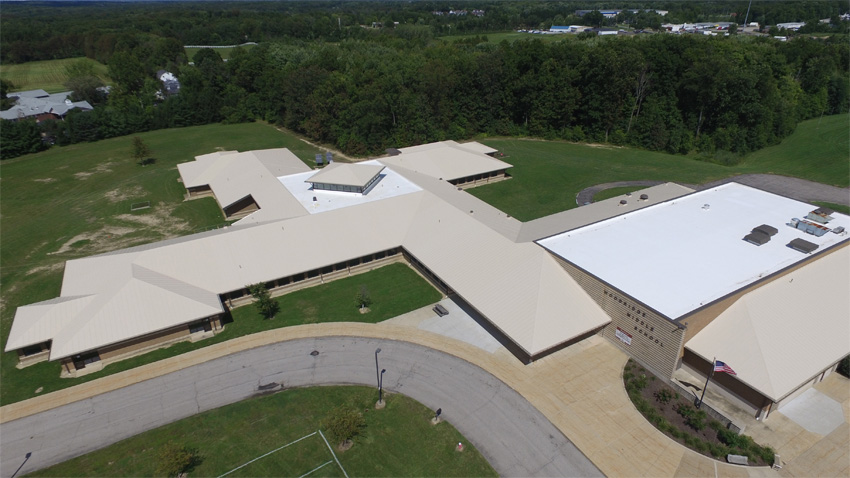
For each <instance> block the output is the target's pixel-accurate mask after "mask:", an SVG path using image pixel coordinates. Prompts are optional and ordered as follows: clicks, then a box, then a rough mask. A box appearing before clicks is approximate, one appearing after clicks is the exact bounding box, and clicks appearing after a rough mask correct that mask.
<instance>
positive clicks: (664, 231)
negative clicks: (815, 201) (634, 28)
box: [537, 183, 850, 319]
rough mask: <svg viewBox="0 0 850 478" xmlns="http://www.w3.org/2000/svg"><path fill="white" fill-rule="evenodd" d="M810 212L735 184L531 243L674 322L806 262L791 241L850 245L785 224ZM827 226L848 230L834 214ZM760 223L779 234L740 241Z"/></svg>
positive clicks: (849, 223) (842, 237) (847, 221)
mask: <svg viewBox="0 0 850 478" xmlns="http://www.w3.org/2000/svg"><path fill="white" fill-rule="evenodd" d="M814 209H816V206H812V205H810V204H806V203H803V202H800V201H796V200H794V199H789V198H785V197H782V196H777V195H775V194H771V193H768V192H765V191H761V190H758V189H754V188H751V187H748V186H744V185H741V184H737V183H728V184H726V185H723V186H719V187H717V188H713V189H710V190H705V191H700V192H697V193H693V194H690V195H687V196H683V197H680V198H678V199H674V200H672V201H668V202H665V203H661V204H658V205H655V206H651V207H648V208H645V209H641V210H639V211H635V212H633V213H631V214H626V215H623V216H617V217H614V218H611V219H607V220H604V221H600V222H598V223H595V224H591V225H588V226H586V227H582V228H578V229H574V230H572V231H568V232H565V233H563V234H559V235H556V236H552V237H550V238H547V239H542V240H540V241H537V242H538V244H540V245H541V246H543V247H545V248H546V249H549V250H550V251H552V252H553V253H555V254H557V255H558V256H561V257H563V258H564V259H566V260H568V261H570V262H571V263H573V264H575V265H577V266H578V267H581V268H582V269H584V270H586V271H588V272H589V273H590V274H593V275H594V276H596V277H598V278H600V279H601V280H603V281H605V282H607V283H609V284H611V285H612V286H613V287H616V288H617V289H620V290H621V291H623V292H624V293H626V294H628V295H630V296H632V297H633V298H635V299H637V300H639V301H641V302H642V303H644V304H645V305H647V306H648V307H651V308H653V309H655V310H656V311H658V312H660V313H662V314H664V315H666V316H667V317H668V318H670V319H677V318H679V317H682V316H683V315H685V314H688V313H690V312H692V311H693V310H695V309H698V308H700V307H702V306H703V305H706V304H708V303H710V302H713V301H715V300H717V299H720V298H721V297H724V296H725V295H727V294H730V293H732V292H734V291H736V290H739V289H741V288H743V287H746V286H747V285H749V284H752V283H753V282H755V281H757V280H759V279H761V278H763V277H766V276H768V275H770V274H773V273H774V272H777V271H779V270H782V269H784V268H786V267H788V266H791V265H793V264H795V263H797V262H799V261H801V260H803V259H805V258H807V257H808V256H807V255H806V254H803V253H801V252H798V251H796V250H793V249H791V248H790V247H788V246H787V244H788V243H789V242H790V241H791V240H792V239H797V238H799V239H803V240H806V241H809V242H811V243H814V244H817V245H818V246H819V248H818V250H816V251H815V253H818V252H821V251H823V250H824V249H826V248H828V247H831V246H834V245H836V244H838V243H840V242H843V241H846V240H847V239H848V235H847V232H844V233H843V234H834V233H832V232H828V233H826V235H824V236H822V237H815V236H813V235H811V234H806V233H805V232H803V231H800V230H798V229H794V228H791V227H790V226H788V225H786V223H788V222H789V221H790V220H791V218H801V219H802V218H804V217H805V216H806V214H808V213H809V212H810V211H812V210H814ZM832 216H833V217H834V218H835V219H834V220H833V221H831V222H830V223H829V225H828V227H830V228H835V227H838V226H843V227H844V228H845V229H846V228H850V217H848V216H846V215H843V214H838V213H835V214H833V215H832ZM762 224H767V225H769V226H773V227H775V228H776V229H778V230H779V232H778V233H777V234H776V235H775V236H773V237H772V238H771V240H770V241H769V242H768V243H766V244H763V245H761V246H756V245H753V244H750V243H749V242H746V241H744V240H743V237H744V236H745V235H747V234H749V233H750V231H751V230H752V229H753V228H755V227H757V226H760V225H762Z"/></svg>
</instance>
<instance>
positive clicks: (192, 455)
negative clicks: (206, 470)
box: [156, 442, 201, 477]
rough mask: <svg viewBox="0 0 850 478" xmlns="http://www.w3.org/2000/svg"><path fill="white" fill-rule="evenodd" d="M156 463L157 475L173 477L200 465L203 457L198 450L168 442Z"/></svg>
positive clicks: (160, 450)
mask: <svg viewBox="0 0 850 478" xmlns="http://www.w3.org/2000/svg"><path fill="white" fill-rule="evenodd" d="M156 461H157V464H156V474H157V475H158V476H168V477H173V476H178V475H180V474H181V473H184V472H187V471H189V470H191V469H192V468H194V467H195V466H197V465H198V464H200V462H201V457H200V455H199V454H198V450H195V449H193V448H187V447H185V446H182V445H178V444H176V443H174V442H168V443H166V444H165V445H164V446H163V447H162V448H160V449H159V452H158V453H157V457H156Z"/></svg>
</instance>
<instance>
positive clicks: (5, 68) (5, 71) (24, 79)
mask: <svg viewBox="0 0 850 478" xmlns="http://www.w3.org/2000/svg"><path fill="white" fill-rule="evenodd" d="M80 60H82V61H86V62H89V63H91V64H92V65H94V71H95V72H96V73H97V76H99V77H100V79H101V80H103V81H104V83H106V84H110V79H109V75H108V74H107V73H106V65H104V64H103V63H99V62H97V61H95V60H92V59H90V58H66V59H62V60H47V61H31V62H28V63H21V64H18V65H2V66H0V78H3V79H4V80H8V81H11V82H12V84H13V85H14V87H15V88H14V89H15V91H26V90H36V89H42V90H45V91H47V92H48V93H59V92H60V91H68V88H65V85H64V83H65V81H67V80H68V75H66V74H65V68H66V67H67V66H68V65H70V64H72V63H74V62H77V61H80Z"/></svg>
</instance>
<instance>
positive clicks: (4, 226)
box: [0, 123, 318, 404]
mask: <svg viewBox="0 0 850 478" xmlns="http://www.w3.org/2000/svg"><path fill="white" fill-rule="evenodd" d="M138 136H139V137H141V138H142V139H143V140H144V141H145V142H146V143H147V144H148V146H150V148H151V150H152V151H153V156H154V157H155V158H156V159H157V161H156V163H155V164H153V165H150V166H146V167H141V166H139V165H138V164H136V163H135V162H134V161H133V160H132V158H131V157H130V150H131V139H132V138H131V137H130V136H127V137H122V138H113V139H108V140H104V141H99V142H96V143H82V144H75V145H71V146H66V147H62V148H58V147H54V148H51V149H50V150H48V151H44V152H41V153H37V154H32V155H28V156H24V157H20V158H16V159H12V160H6V161H3V163H2V172H3V174H2V180H1V181H2V183H0V186H2V187H0V231H2V237H0V243H2V248H0V295H2V307H0V343H3V344H5V343H6V338H7V337H8V335H9V329H10V327H11V324H12V318H13V317H14V313H15V309H16V308H17V307H18V306H20V305H25V304H31V303H33V302H38V301H41V300H46V299H51V298H54V297H57V296H58V295H59V292H60V286H61V280H62V270H63V267H64V263H65V261H66V260H68V259H73V258H77V257H84V256H88V255H92V254H96V253H100V252H106V251H109V250H115V249H120V248H123V247H129V246H132V245H137V244H143V243H149V242H153V241H158V240H162V239H165V238H168V237H175V236H179V235H186V234H190V233H193V232H200V231H203V230H206V229H209V228H211V227H215V226H221V225H223V224H224V218H223V216H222V214H221V210H220V209H219V208H218V206H217V204H216V202H215V200H214V199H213V198H203V199H199V200H195V201H188V202H184V201H183V194H184V193H185V188H184V187H183V186H182V184H180V183H179V182H178V181H177V179H178V178H179V174H178V172H177V167H176V165H177V163H182V162H186V161H191V160H192V159H193V158H194V156H196V155H199V154H204V153H209V152H211V151H215V150H242V151H245V150H250V149H262V148H278V147H288V148H290V149H291V150H292V151H293V152H294V153H295V154H296V155H298V156H299V157H300V158H302V159H304V160H308V159H310V158H312V157H313V156H314V154H315V153H316V152H318V150H317V149H315V148H313V147H312V146H309V145H307V144H305V143H304V142H302V141H300V140H298V139H297V138H296V137H294V136H292V135H290V134H286V133H282V132H280V131H278V130H277V129H275V128H273V127H271V126H269V125H266V124H262V123H247V124H239V125H227V126H225V125H209V126H200V127H193V128H180V129H170V130H160V131H153V132H149V133H142V134H139V135H138ZM139 201H151V202H152V207H151V208H150V209H145V210H141V211H137V212H132V213H131V212H130V205H131V204H132V203H134V202H139ZM16 361H17V359H16V357H15V354H14V353H7V354H4V355H3V360H2V362H0V379H2V382H3V386H2V387H0V403H4V404H5V403H8V401H9V398H8V397H10V396H18V397H25V396H29V395H31V394H32V393H33V391H34V390H35V389H36V388H37V387H38V385H36V386H35V387H30V386H29V385H28V384H26V379H24V378H21V379H20V380H16V379H15V377H25V376H27V374H28V373H30V372H28V371H18V370H16V369H15V362H16ZM58 370H59V369H58V368H56V370H55V371H56V373H57V377H58ZM34 383H35V382H34ZM15 384H19V385H21V386H24V387H25V388H26V389H27V390H25V391H21V390H17V389H18V388H19V387H18V386H17V385H15ZM10 394H11V395H10ZM18 399H20V398H18Z"/></svg>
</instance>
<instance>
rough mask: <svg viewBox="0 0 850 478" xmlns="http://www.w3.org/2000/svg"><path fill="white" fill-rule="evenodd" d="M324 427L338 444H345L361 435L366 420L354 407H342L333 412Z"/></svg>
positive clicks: (326, 419)
mask: <svg viewBox="0 0 850 478" xmlns="http://www.w3.org/2000/svg"><path fill="white" fill-rule="evenodd" d="M322 426H323V427H324V428H325V429H326V430H327V431H328V433H329V434H330V435H331V438H333V439H334V441H336V442H337V443H340V444H342V443H345V442H347V441H349V440H351V439H352V438H354V437H356V436H357V435H359V434H360V432H361V431H362V430H363V428H364V427H365V426H366V420H365V419H364V418H363V415H361V414H360V412H359V411H357V410H355V409H354V408H352V407H347V406H341V407H336V408H334V409H333V410H331V412H330V414H329V415H328V416H327V418H325V421H324V423H323V424H322Z"/></svg>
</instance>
